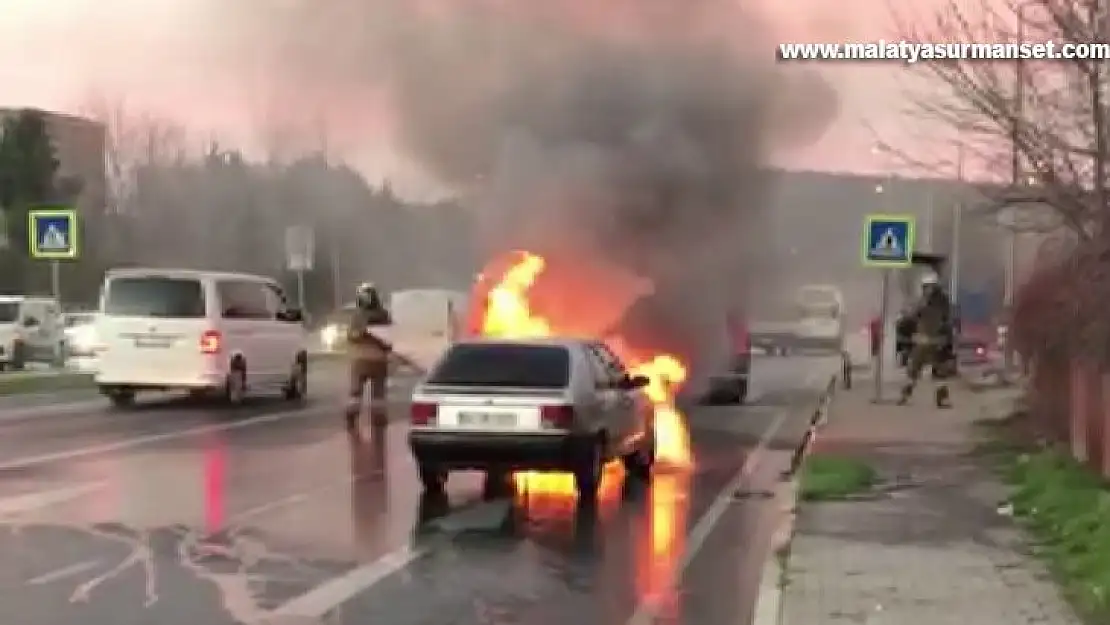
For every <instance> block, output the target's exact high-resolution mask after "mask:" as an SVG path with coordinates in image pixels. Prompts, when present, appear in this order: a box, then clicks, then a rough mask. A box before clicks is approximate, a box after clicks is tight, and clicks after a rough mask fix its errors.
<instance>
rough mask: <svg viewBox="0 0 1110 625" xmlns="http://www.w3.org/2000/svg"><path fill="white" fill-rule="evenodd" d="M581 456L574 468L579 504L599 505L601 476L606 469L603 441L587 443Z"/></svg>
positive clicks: (575, 487)
mask: <svg viewBox="0 0 1110 625" xmlns="http://www.w3.org/2000/svg"><path fill="white" fill-rule="evenodd" d="M583 447H584V448H583V449H582V452H581V456H580V457H579V459H578V462H577V464H576V465H575V466H574V468H573V470H572V473H573V474H574V489H575V491H577V493H578V503H579V504H586V505H589V504H594V503H597V492H598V489H599V488H600V486H601V474H602V470H603V469H604V468H605V454H604V451H605V447H604V444H603V443H602V441H601V440H597V439H595V440H592V441H590V442H588V443H586V444H585V445H584V446H583Z"/></svg>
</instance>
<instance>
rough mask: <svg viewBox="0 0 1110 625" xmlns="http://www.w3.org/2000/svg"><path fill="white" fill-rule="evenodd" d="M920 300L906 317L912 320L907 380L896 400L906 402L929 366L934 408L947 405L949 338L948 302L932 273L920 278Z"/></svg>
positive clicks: (950, 316) (950, 328)
mask: <svg viewBox="0 0 1110 625" xmlns="http://www.w3.org/2000/svg"><path fill="white" fill-rule="evenodd" d="M921 291H922V292H921V300H920V301H919V302H918V303H917V305H916V306H914V308H913V309H911V311H910V314H909V319H910V320H912V321H913V322H914V331H913V340H912V345H911V347H910V353H909V363H908V365H907V373H908V374H909V381H908V382H906V385H905V386H904V387H902V397H901V401H900V402H899V403H901V404H906V403H908V402H909V400H910V397H911V396H912V395H913V390H914V387H915V386H916V385H917V381H918V379H919V378H920V377H921V373H922V371H924V370H925V368H926V367H929V369H930V373H931V374H932V378H933V384H934V386H935V394H936V404H937V407H938V408H947V407H948V406H949V394H948V386H947V385H946V384H945V382H944V379H945V378H946V377H948V375H949V371H948V370H949V365H950V364H951V363H949V359H948V357H947V354H948V351H949V350H948V349H947V347H948V345H949V343H950V342H951V339H952V329H953V328H952V305H951V303H950V301H949V299H948V294H947V293H945V292H944V289H943V288H942V287H941V286H940V283H939V281H938V279H937V276H936V275H935V274H929V275H926V276H925V278H924V279H923V280H922V281H921Z"/></svg>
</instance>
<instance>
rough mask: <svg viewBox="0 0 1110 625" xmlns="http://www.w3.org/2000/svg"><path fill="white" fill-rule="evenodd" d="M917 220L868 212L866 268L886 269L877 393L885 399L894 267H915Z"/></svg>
mask: <svg viewBox="0 0 1110 625" xmlns="http://www.w3.org/2000/svg"><path fill="white" fill-rule="evenodd" d="M915 227H916V221H915V218H914V216H913V215H868V216H867V217H866V219H865V220H864V223H863V246H862V247H863V253H862V256H861V261H862V263H863V265H864V266H865V267H877V268H879V269H881V270H882V286H881V287H880V293H879V328H880V337H881V339H882V341H881V344H880V345H879V353H878V354H877V355H876V356H875V376H874V377H875V396H874V398H873V401H874V402H876V403H878V402H881V401H882V399H883V369H884V365H885V362H886V332H887V318H888V317H889V316H890V270H891V269H903V268H906V267H912V266H913V247H914V234H915Z"/></svg>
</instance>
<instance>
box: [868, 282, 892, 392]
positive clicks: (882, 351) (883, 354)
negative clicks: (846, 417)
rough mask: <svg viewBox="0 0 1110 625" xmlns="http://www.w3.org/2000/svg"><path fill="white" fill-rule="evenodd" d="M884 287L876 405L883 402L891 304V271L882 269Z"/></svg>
mask: <svg viewBox="0 0 1110 625" xmlns="http://www.w3.org/2000/svg"><path fill="white" fill-rule="evenodd" d="M882 272H883V285H882V288H881V289H880V294H879V328H880V330H879V338H880V342H879V353H878V354H876V355H875V397H874V398H873V400H872V401H874V402H875V403H876V404H877V403H880V402H881V401H883V366H884V365H885V364H886V338H887V337H886V334H887V329H886V319H887V317H888V316H889V313H890V311H889V310H888V308H889V306H890V304H889V302H890V270H889V269H882Z"/></svg>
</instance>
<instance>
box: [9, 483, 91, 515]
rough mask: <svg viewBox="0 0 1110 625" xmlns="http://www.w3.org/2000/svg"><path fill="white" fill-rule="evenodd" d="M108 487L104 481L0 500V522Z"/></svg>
mask: <svg viewBox="0 0 1110 625" xmlns="http://www.w3.org/2000/svg"><path fill="white" fill-rule="evenodd" d="M107 485H108V483H107V482H103V481H102V482H89V483H86V484H78V485H75V486H66V487H64V488H56V489H54V490H40V491H36V492H33V493H26V494H23V495H15V496H13V497H5V498H3V499H0V521H2V520H4V518H5V517H9V516H14V515H18V514H24V513H27V512H32V511H34V510H39V509H42V508H49V507H50V506H53V505H55V504H59V503H64V502H66V501H70V500H73V499H77V498H78V497H83V496H85V495H88V494H89V493H93V492H95V491H98V490H101V489H103V488H104V487H105V486H107Z"/></svg>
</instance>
